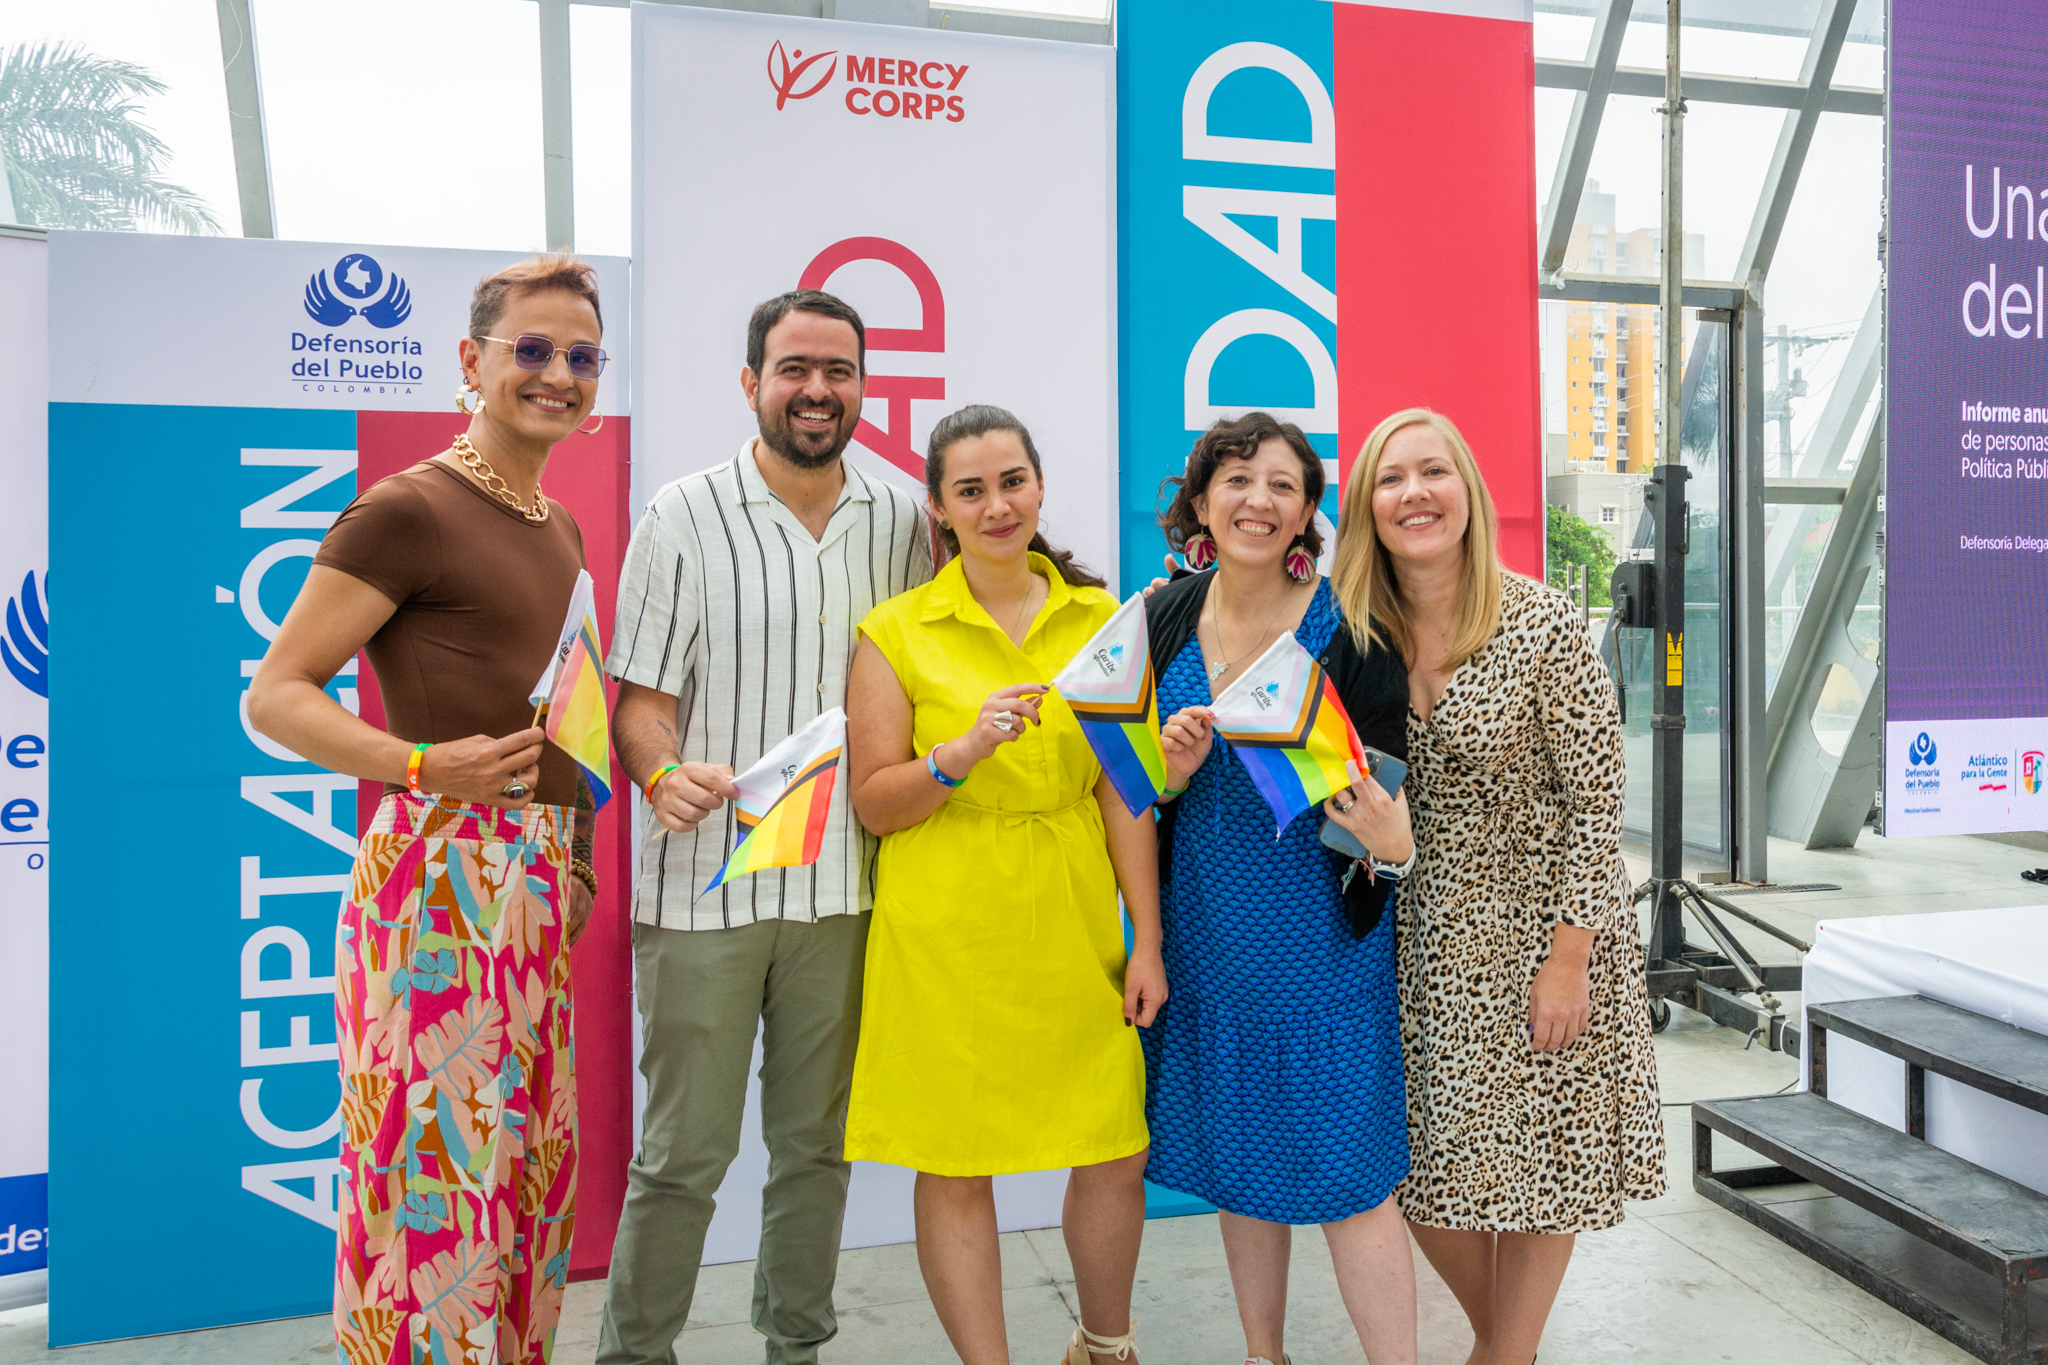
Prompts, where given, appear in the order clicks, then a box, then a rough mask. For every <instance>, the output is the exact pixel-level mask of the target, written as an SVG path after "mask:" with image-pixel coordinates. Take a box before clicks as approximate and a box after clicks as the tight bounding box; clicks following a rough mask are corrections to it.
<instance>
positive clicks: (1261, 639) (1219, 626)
mask: <svg viewBox="0 0 2048 1365" xmlns="http://www.w3.org/2000/svg"><path fill="white" fill-rule="evenodd" d="M1293 597H1294V590H1293V589H1292V588H1290V589H1288V590H1287V591H1286V592H1284V593H1282V594H1281V595H1280V605H1279V606H1278V607H1276V608H1275V609H1274V611H1273V615H1272V619H1271V620H1268V621H1267V622H1266V625H1265V628H1264V629H1263V630H1261V631H1260V632H1259V634H1258V638H1256V639H1254V640H1253V641H1252V646H1251V649H1247V650H1246V651H1245V652H1244V653H1242V654H1240V655H1238V656H1237V657H1236V658H1235V659H1225V660H1224V661H1223V662H1222V663H1216V664H1210V665H1209V681H1210V682H1211V683H1214V682H1215V681H1216V680H1217V679H1218V678H1220V677H1222V676H1223V675H1224V674H1225V673H1228V672H1229V671H1230V670H1231V669H1232V668H1235V667H1236V666H1237V665H1238V664H1240V663H1243V662H1244V661H1245V660H1246V659H1247V658H1249V657H1250V656H1251V653H1252V650H1253V649H1257V648H1258V647H1259V646H1260V645H1261V644H1263V643H1265V640H1266V636H1267V635H1268V634H1269V633H1271V631H1272V629H1273V622H1274V621H1278V620H1279V619H1280V613H1281V612H1283V611H1286V610H1287V604H1288V602H1289V601H1290V600H1292V599H1293ZM1218 616H1219V618H1220V616H1221V613H1220V612H1219V613H1218ZM1209 629H1210V630H1212V631H1214V632H1215V634H1216V652H1217V653H1218V654H1221V653H1223V622H1222V621H1221V619H1218V620H1215V621H1212V622H1210V623H1209Z"/></svg>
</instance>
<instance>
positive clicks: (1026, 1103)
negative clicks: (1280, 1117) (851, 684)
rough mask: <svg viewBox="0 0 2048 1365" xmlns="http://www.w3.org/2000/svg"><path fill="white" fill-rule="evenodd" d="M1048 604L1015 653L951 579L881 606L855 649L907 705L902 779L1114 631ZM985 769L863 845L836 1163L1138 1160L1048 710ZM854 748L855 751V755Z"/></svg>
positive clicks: (1069, 761) (1111, 961)
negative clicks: (872, 870)
mask: <svg viewBox="0 0 2048 1365" xmlns="http://www.w3.org/2000/svg"><path fill="white" fill-rule="evenodd" d="M1031 562H1032V567H1033V569H1035V570H1036V571H1037V572H1038V573H1039V574H1041V575H1043V576H1044V577H1045V578H1046V580H1047V581H1048V583H1049V584H1050V585H1051V592H1050V593H1049V594H1048V595H1047V598H1046V603H1045V605H1044V607H1042V608H1041V609H1040V610H1039V613H1038V616H1037V618H1036V619H1035V620H1033V622H1032V623H1031V630H1030V632H1029V633H1028V634H1027V635H1026V636H1025V639H1024V647H1023V649H1021V650H1019V649H1018V648H1017V646H1016V645H1015V644H1013V643H1012V642H1011V640H1010V638H1009V637H1008V636H1007V635H1005V634H1004V633H1003V632H1002V630H1001V629H1000V628H998V627H997V626H996V624H995V622H994V621H992V620H990V619H989V616H988V613H987V612H985V611H983V610H982V609H981V606H980V604H979V603H977V602H976V601H975V600H974V595H973V593H972V592H970V591H969V589H968V586H967V578H966V575H965V574H964V573H963V572H962V570H961V567H960V561H959V560H957V559H956V560H954V561H953V562H952V563H951V564H949V565H947V566H946V568H945V569H944V570H943V571H941V572H940V574H939V575H938V577H936V578H934V579H933V580H932V581H931V582H929V583H927V584H925V585H924V586H923V587H920V588H913V589H912V590H911V591H909V592H906V593H904V594H902V595H901V596H899V597H895V598H892V599H890V600H889V601H887V602H884V603H883V604H882V605H881V606H879V607H876V608H875V609H874V610H873V611H872V612H870V613H869V614H868V617H867V619H866V620H864V621H863V622H861V627H860V629H861V633H862V634H864V635H866V636H867V637H868V639H870V640H872V641H874V643H875V646H876V648H878V649H880V650H881V652H882V654H883V656H884V657H885V658H886V659H888V661H889V665H890V667H891V668H893V669H895V671H896V677H897V678H898V680H899V681H901V683H902V684H903V690H904V693H905V694H906V695H907V696H908V697H909V698H910V703H911V706H912V707H913V708H914V712H915V717H914V720H913V722H912V729H911V744H912V746H913V747H914V748H915V749H916V751H917V754H918V756H919V757H920V758H922V757H923V756H924V755H925V754H926V753H928V752H929V751H930V750H931V749H932V748H933V747H934V746H935V745H938V744H941V743H943V742H945V741H946V740H949V739H954V738H957V737H958V736H959V735H960V734H962V733H963V732H965V731H966V729H967V728H968V726H970V725H971V724H972V723H973V722H974V718H975V716H976V715H977V714H978V713H979V712H980V710H981V705H982V703H983V702H984V701H985V700H987V698H988V695H989V694H990V693H991V692H994V691H997V690H998V689H1000V688H1003V687H1008V686H1010V685H1012V684H1014V683H1022V682H1046V681H1048V680H1050V679H1051V678H1052V677H1053V675H1054V674H1056V673H1058V672H1059V671H1060V669H1062V668H1064V667H1065V666H1066V664H1067V662H1068V661H1069V660H1071V659H1072V658H1073V657H1074V655H1075V654H1077V653H1079V652H1080V649H1081V646H1082V645H1083V644H1085V643H1087V641H1088V638H1089V637H1090V636H1091V635H1093V634H1094V633H1095V632H1096V630H1098V629H1099V628H1100V627H1101V626H1102V623H1103V622H1104V621H1106V620H1108V619H1109V616H1110V614H1111V613H1112V612H1114V611H1115V610H1116V607H1117V603H1116V599H1115V598H1113V597H1111V596H1110V595H1109V594H1108V593H1106V592H1104V591H1102V590H1101V589H1100V588H1074V587H1069V586H1068V585H1067V584H1066V583H1065V582H1063V581H1062V580H1061V578H1060V576H1059V574H1058V572H1057V571H1056V570H1055V569H1054V568H1053V567H1052V564H1051V563H1050V561H1048V560H1046V559H1045V558H1043V557H1042V556H1039V555H1036V554H1034V555H1032V556H1031ZM1039 715H1040V717H1041V718H1042V719H1043V722H1044V723H1043V724H1041V725H1038V726H1035V727H1031V728H1029V729H1027V730H1026V732H1025V735H1024V738H1022V739H1019V740H1015V741H1013V742H1011V743H1008V744H1005V745H1003V746H1001V747H1000V748H998V749H997V750H996V752H995V754H994V755H993V756H991V757H990V758H987V759H985V760H983V761H982V762H981V763H980V764H978V765H976V767H975V769H974V771H973V772H971V773H970V774H968V777H967V780H966V781H965V782H964V783H962V784H961V785H960V786H959V787H958V788H956V789H954V791H953V792H952V793H951V794H950V795H949V796H948V797H947V799H946V803H945V804H944V805H943V806H940V807H939V808H938V810H936V811H934V812H933V813H932V814H931V815H930V816H928V817H927V818H926V819H925V820H923V821H922V822H921V823H919V824H916V825H913V826H911V827H910V828H909V829H905V830H899V831H897V832H896V833H894V834H891V835H889V836H887V837H886V838H884V839H883V840H882V851H881V858H880V861H879V863H878V864H877V873H876V885H875V908H874V918H873V921H872V923H871V924H870V927H869V930H868V955H867V978H866V988H865V996H864V999H863V1002H862V1007H861V1026H860V1052H859V1055H858V1056H857V1057H856V1058H855V1061H854V1067H853V1096H852V1099H851V1101H850V1103H849V1106H848V1109H847V1121H846V1155H847V1157H848V1159H850V1160H864V1161H885V1162H888V1163H890V1164H892V1165H897V1166H909V1167H911V1168H913V1169H915V1170H919V1171H929V1172H931V1173H933V1174H936V1175H962V1176H964V1175H999V1174H1002V1173H1004V1172H1009V1171H1040V1170H1053V1169H1056V1168H1059V1167H1064V1166H1087V1165H1093V1164H1095V1163H1096V1162H1101V1161H1112V1160H1115V1159H1116V1158H1118V1157H1125V1156H1130V1155H1132V1154H1133V1153H1136V1152H1139V1151H1142V1150H1144V1148H1145V1145H1146V1142H1147V1134H1146V1129H1145V1062H1144V1057H1143V1054H1142V1053H1141V1051H1140V1049H1139V1046H1138V1034H1137V1030H1136V1029H1134V1028H1131V1027H1128V1026H1127V1025H1125V1023H1124V1016H1123V1000H1124V934H1123V924H1122V920H1121V918H1120V917H1119V913H1118V909H1117V887H1116V874H1115V872H1114V870H1113V869H1112V867H1111V866H1110V861H1109V848H1108V844H1107V842H1106V840H1105V838H1104V834H1103V827H1102V812H1101V810H1100V809H1099V808H1098V807H1097V806H1096V804H1095V797H1094V787H1095V782H1096V779H1097V778H1099V777H1100V776H1101V775H1102V768H1101V765H1100V764H1099V763H1097V761H1096V758H1095V753H1094V751H1093V750H1092V749H1090V748H1089V747H1088V741H1087V739H1086V738H1085V737H1084V736H1083V735H1082V733H1081V726H1080V723H1079V722H1078V721H1076V720H1075V719H1074V713H1073V711H1072V710H1070V709H1069V708H1068V706H1067V704H1066V703H1065V702H1064V701H1062V700H1060V698H1059V697H1058V696H1056V695H1053V694H1047V696H1046V698H1045V700H1044V701H1043V702H1042V703H1041V704H1040V707H1039ZM853 742H854V743H855V744H858V743H859V742H860V739H859V736H857V735H856V736H854V737H853Z"/></svg>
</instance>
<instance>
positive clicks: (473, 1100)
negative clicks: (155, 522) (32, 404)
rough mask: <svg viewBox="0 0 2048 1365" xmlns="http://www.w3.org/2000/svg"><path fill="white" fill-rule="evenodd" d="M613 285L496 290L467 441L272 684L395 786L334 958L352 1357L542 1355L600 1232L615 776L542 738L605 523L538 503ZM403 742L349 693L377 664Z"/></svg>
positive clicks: (586, 400) (418, 492) (364, 535)
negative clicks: (580, 524) (364, 656)
mask: <svg viewBox="0 0 2048 1365" xmlns="http://www.w3.org/2000/svg"><path fill="white" fill-rule="evenodd" d="M594 280H595V272H594V271H592V270H591V268H590V267H589V266H587V265H584V264H582V263H580V262H578V261H575V260H573V259H570V258H567V257H542V258H539V259H536V260H533V261H529V262H526V263H524V264H521V265H518V266H514V267H512V268H511V269H508V270H505V271H501V272H499V273H498V274H496V275H493V276H491V277H489V278H487V279H485V280H484V281H483V282H482V283H481V284H479V285H478V286H477V290H476V294H475V296H474V298H473V299H472V301H471V307H470V328H469V330H470V335H469V336H467V337H464V338H463V339H462V341H461V343H460V354H461V361H462V374H463V386H462V388H461V390H460V391H459V393H458V397H457V402H458V404H459V405H460V406H461V407H462V409H463V410H464V411H465V412H468V413H470V414H471V415H472V420H471V422H470V425H469V430H468V431H467V432H465V433H464V434H463V435H462V436H459V437H457V438H456V440H455V443H454V445H453V446H452V447H451V448H450V449H448V450H444V451H442V452H441V453H439V454H438V455H435V456H433V457H432V458H430V459H427V460H424V461H422V462H421V463H419V464H417V465H414V466H413V467H412V468H410V469H408V470H405V471H403V472H402V473H399V474H395V475H393V476H392V477H390V478H388V479H384V480H382V481H380V482H379V483H377V484H376V485H374V486H373V487H371V488H370V489H368V490H367V491H365V492H364V493H363V494H362V495H361V496H359V497H358V498H357V499H356V500H355V502H353V503H352V504H350V505H349V507H348V508H347V510H345V511H344V512H342V514H341V516H340V517H339V518H338V519H337V520H336V521H335V523H334V526H333V528H332V529H331V530H330V531H329V532H328V534H327V538H326V540H325V542H324V543H323V545H322V546H321V549H320V552H319V554H317V555H316V556H315V557H314V560H313V568H312V570H311V571H310V572H309V573H308V574H307V576H306V583H305V587H304V588H303V589H302V590H301V592H300V593H299V598H298V601H297V602H295V603H294V604H293V606H292V609H291V611H290V613H289V614H287V616H286V617H285V621H284V625H283V627H282V628H281V629H280V630H279V631H278V634H277V639H276V640H275V641H274V642H273V643H272V645H271V647H270V651H269V653H268V654H266V655H265V657H264V660H263V664H262V666H261V668H260V669H259V670H258V671H257V674H256V678H255V681H254V682H253V683H252V684H251V686H250V689H249V718H250V722H251V723H252V724H253V725H255V726H256V728H257V729H259V730H261V731H262V732H263V733H264V734H266V735H268V736H269V737H271V738H272V739H275V740H277V741H278V742H279V743H281V744H283V745H285V746H287V747H288V748H290V749H292V750H293V751H294V752H296V753H298V754H301V755H303V756H304V757H305V758H307V759H308V760H310V761H311V762H314V763H318V764H320V765H322V766H324V767H327V768H330V769H332V770H334V771H335V772H340V773H348V774H352V775H354V776H356V777H359V778H367V779H371V780H381V781H383V782H384V784H385V795H384V798H383V800H382V802H381V803H380V804H379V806H378V809H377V816H376V819H375V820H374V821H373V822H372V823H371V825H370V827H369V829H367V830H366V831H364V833H363V835H362V837H361V840H360V844H361V849H360V852H359V853H358V856H357V860H356V867H355V874H354V877H353V879H352V887H351V890H350V893H349V895H348V897H347V899H346V901H345V902H344V904H343V906H342V913H341V925H340V932H339V935H338V942H337V945H336V951H335V995H334V1002H335V1014H336V1039H337V1041H338V1043H339V1044H340V1052H341V1071H342V1121H343V1136H342V1170H343V1176H344V1179H345V1181H346V1186H345V1189H344V1192H343V1194H342V1196H341V1199H340V1201H339V1204H340V1211H341V1227H340V1238H339V1247H338V1255H337V1266H336V1280H335V1301H334V1321H335V1334H336V1338H337V1340H338V1342H339V1345H340V1348H341V1349H340V1356H341V1358H342V1359H343V1360H344V1361H346V1362H347V1363H348V1365H388V1362H389V1361H390V1360H392V1359H394V1358H398V1357H399V1355H400V1353H402V1354H403V1358H405V1359H408V1360H418V1359H425V1360H429V1361H433V1362H437V1363H438V1362H449V1363H450V1365H452V1363H453V1362H455V1361H458V1360H466V1359H469V1358H471V1353H472V1352H473V1351H476V1350H478V1349H481V1348H484V1346H485V1343H486V1342H490V1341H495V1344H496V1354H495V1357H494V1358H495V1359H497V1360H499V1361H502V1362H506V1365H524V1363H525V1362H535V1361H541V1360H544V1359H545V1358H546V1357H547V1356H548V1355H549V1354H550V1353H551V1352H552V1350H553V1340H554V1332H555V1324H556V1321H557V1320H558V1318H559V1316H560V1311H561V1296H562V1289H563V1286H564V1284H565V1283H566V1281H567V1267H568V1254H569V1239H570V1235H571V1232H572V1231H573V1228H574V1225H575V1173H576V1159H575V1073H574V1065H573V1056H574V1054H573V1052H572V1051H571V1049H570V1046H569V1036H570V1000H569V960H568V950H569V945H570V944H572V943H573V942H574V941H575V939H576V937H577V935H578V934H580V933H581V931H582V928H583V925H584V924H585V923H586V922H587V920H588V918H589V915H590V909H591V904H592V901H593V898H594V896H595V893H596V889H597V885H596V876H595V874H594V873H593V872H592V871H591V868H590V857H589V849H590V844H591V838H592V834H593V825H594V822H593V820H592V811H591V807H592V805H593V802H592V800H591V793H590V788H589V785H588V783H587V781H585V780H584V778H583V777H582V774H581V770H580V769H579V768H578V767H577V766H576V764H575V762H574V761H573V760H572V759H570V758H569V757H568V755H566V754H564V753H563V752H561V751H560V750H559V749H556V748H554V747H553V746H551V745H549V744H547V743H546V742H545V735H544V733H543V732H542V731H541V730H539V729H537V728H535V727H534V725H533V720H534V710H533V706H532V703H531V702H530V701H529V700H528V696H529V694H530V693H531V691H532V690H533V686H534V683H535V680H536V679H538V678H539V677H540V676H541V673H542V671H543V670H544V669H545V668H546V666H547V664H548V661H549V658H550V656H551V655H552V653H553V651H554V648H555V646H556V644H557V642H558V640H559V639H560V635H561V629H562V622H563V617H564V616H565V614H566V613H567V611H568V607H569V599H570V595H571V593H572V592H573V591H574V589H575V586H576V581H577V576H578V575H579V574H580V573H581V572H582V571H583V567H584V561H583V537H582V533H581V532H580V531H579V530H578V529H577V526H576V522H575V520H574V519H573V518H572V517H571V516H570V515H569V513H568V511H567V509H565V508H564V507H563V506H562V505H561V504H560V503H557V502H553V501H551V500H549V499H548V498H547V496H546V495H545V494H544V493H543V492H542V491H541V474H542V472H543V470H544V469H545V468H546V466H547V461H548V456H549V454H550V452H551V451H552V450H553V448H554V446H555V443H556V442H558V441H560V440H562V439H563V438H564V437H566V436H568V435H569V433H570V432H571V431H573V430H575V429H576V427H577V425H578V424H579V423H581V422H583V421H584V420H585V419H586V418H588V417H591V416H592V415H594V414H595V412H596V404H597V388H598V377H599V375H600V374H601V373H602V371H603V368H604V358H605V357H604V352H603V351H602V350H601V349H599V344H598V343H599V340H600V338H601V336H602V328H603V323H602V319H601V317H600V314H599V309H598V298H597V289H596V285H595V282H594ZM359 650H360V651H364V652H367V653H368V655H369V657H370V665H371V667H372V668H373V669H374V670H375V671H376V674H377V682H378V685H379V687H380V688H381V689H382V691H383V695H384V702H385V713H386V716H387V718H388V724H389V727H390V728H389V731H388V732H387V731H384V730H379V729H377V728H375V727H374V726H371V725H368V724H366V723H364V722H363V721H362V720H360V719H358V718H357V717H355V716H353V715H351V714H350V713H349V712H347V711H346V710H344V709H343V708H342V707H341V706H340V705H339V704H338V703H336V702H335V701H334V699H333V698H332V697H330V696H328V694H327V692H326V690H325V689H326V686H327V683H328V681H329V679H331V678H332V677H333V676H334V675H335V673H336V672H338V671H339V670H340V669H341V667H342V665H343V664H345V663H346V662H347V661H348V660H349V659H350V658H351V657H352V656H354V655H355V654H356V653H357V651H359Z"/></svg>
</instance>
